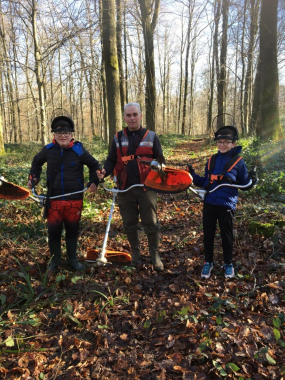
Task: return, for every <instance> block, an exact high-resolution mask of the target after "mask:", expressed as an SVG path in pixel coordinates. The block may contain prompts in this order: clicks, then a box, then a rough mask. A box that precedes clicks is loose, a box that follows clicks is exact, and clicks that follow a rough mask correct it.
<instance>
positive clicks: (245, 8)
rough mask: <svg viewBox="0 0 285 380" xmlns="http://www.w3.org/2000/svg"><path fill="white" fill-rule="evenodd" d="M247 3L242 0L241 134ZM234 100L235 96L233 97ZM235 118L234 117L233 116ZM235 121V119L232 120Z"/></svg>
mask: <svg viewBox="0 0 285 380" xmlns="http://www.w3.org/2000/svg"><path fill="white" fill-rule="evenodd" d="M247 1H248V0H244V6H243V7H244V9H243V26H242V32H241V49H240V50H241V66H242V67H241V80H240V126H241V131H242V134H243V135H244V134H245V128H244V77H245V51H244V50H245V49H244V39H245V29H246V26H245V24H246V18H247ZM235 98H236V96H235ZM234 116H235V115H234ZM234 119H235V118H234Z"/></svg>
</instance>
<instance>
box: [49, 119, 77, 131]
mask: <svg viewBox="0 0 285 380" xmlns="http://www.w3.org/2000/svg"><path fill="white" fill-rule="evenodd" d="M51 131H52V132H53V133H55V132H64V131H66V132H74V123H73V120H72V119H70V118H69V117H67V116H58V117H56V118H55V119H53V121H52V123H51Z"/></svg>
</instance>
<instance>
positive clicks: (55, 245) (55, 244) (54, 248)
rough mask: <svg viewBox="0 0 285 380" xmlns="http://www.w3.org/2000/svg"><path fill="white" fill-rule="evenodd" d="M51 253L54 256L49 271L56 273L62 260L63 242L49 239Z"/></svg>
mask: <svg viewBox="0 0 285 380" xmlns="http://www.w3.org/2000/svg"><path fill="white" fill-rule="evenodd" d="M48 246H49V251H50V255H51V256H52V259H51V262H50V264H49V267H48V271H50V272H52V273H55V272H56V271H57V267H58V266H59V265H60V262H61V242H60V240H58V241H49V242H48Z"/></svg>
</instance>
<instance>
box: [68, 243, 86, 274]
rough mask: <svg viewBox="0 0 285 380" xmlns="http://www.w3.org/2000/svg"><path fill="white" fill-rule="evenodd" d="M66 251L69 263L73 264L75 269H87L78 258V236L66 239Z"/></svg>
mask: <svg viewBox="0 0 285 380" xmlns="http://www.w3.org/2000/svg"><path fill="white" fill-rule="evenodd" d="M65 241H66V253H67V258H68V262H69V264H70V265H71V266H72V268H73V269H75V270H78V271H80V272H84V271H85V266H84V265H83V264H81V263H80V262H79V261H78V258H77V253H76V249H77V238H72V239H66V240H65Z"/></svg>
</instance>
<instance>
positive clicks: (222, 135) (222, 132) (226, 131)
mask: <svg viewBox="0 0 285 380" xmlns="http://www.w3.org/2000/svg"><path fill="white" fill-rule="evenodd" d="M222 139H225V140H232V141H233V142H235V141H236V140H238V130H237V129H236V127H233V126H232V125H225V126H224V127H221V128H219V129H218V130H217V132H215V138H214V140H215V141H217V140H222Z"/></svg>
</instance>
